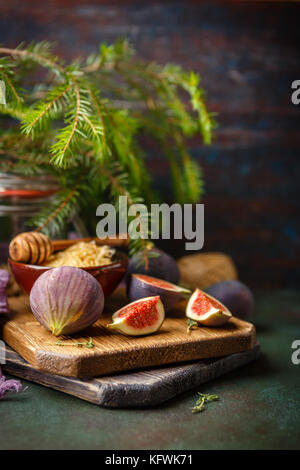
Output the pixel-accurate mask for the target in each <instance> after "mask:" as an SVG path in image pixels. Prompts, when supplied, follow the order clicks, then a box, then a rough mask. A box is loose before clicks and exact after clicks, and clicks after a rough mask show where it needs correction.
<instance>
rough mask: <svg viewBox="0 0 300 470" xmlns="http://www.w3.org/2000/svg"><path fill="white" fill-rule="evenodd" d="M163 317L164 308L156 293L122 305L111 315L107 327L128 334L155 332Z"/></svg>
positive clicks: (137, 334) (136, 334)
mask: <svg viewBox="0 0 300 470" xmlns="http://www.w3.org/2000/svg"><path fill="white" fill-rule="evenodd" d="M164 319H165V309H164V306H163V304H162V302H161V300H160V298H159V296H158V295H156V296H154V297H146V298H144V299H139V300H136V301H135V302H131V303H130V304H128V305H126V306H125V307H122V308H121V309H120V310H118V311H117V312H115V313H114V314H113V316H112V320H113V322H112V323H111V324H109V325H107V328H110V329H115V330H118V331H120V332H121V333H123V334H126V335H130V336H142V335H149V334H151V333H155V331H158V330H159V328H160V327H161V325H162V323H163V321H164Z"/></svg>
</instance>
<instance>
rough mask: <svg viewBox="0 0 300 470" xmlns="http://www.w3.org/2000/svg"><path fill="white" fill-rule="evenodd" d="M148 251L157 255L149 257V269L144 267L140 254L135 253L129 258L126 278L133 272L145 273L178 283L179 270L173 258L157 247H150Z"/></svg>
mask: <svg viewBox="0 0 300 470" xmlns="http://www.w3.org/2000/svg"><path fill="white" fill-rule="evenodd" d="M149 251H150V253H151V252H153V253H155V254H158V255H159V256H156V257H154V258H152V257H151V256H150V257H149V269H148V270H146V269H145V266H144V265H143V263H141V258H140V255H139V254H136V255H134V256H133V257H132V258H131V259H130V260H129V265H128V269H127V273H126V279H128V278H129V277H130V275H131V274H133V273H134V274H146V275H147V276H153V277H157V278H158V279H163V280H164V281H168V282H172V283H173V284H178V282H179V280H180V272H179V268H178V266H177V263H176V261H175V259H174V258H173V257H172V256H170V255H168V254H167V253H166V252H165V251H162V250H160V249H159V248H151V249H150V250H149Z"/></svg>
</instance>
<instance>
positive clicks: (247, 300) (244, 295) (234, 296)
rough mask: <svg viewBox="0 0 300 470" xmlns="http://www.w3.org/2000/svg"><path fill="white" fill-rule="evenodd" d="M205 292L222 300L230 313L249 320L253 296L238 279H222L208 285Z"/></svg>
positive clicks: (252, 308)
mask: <svg viewBox="0 0 300 470" xmlns="http://www.w3.org/2000/svg"><path fill="white" fill-rule="evenodd" d="M206 292H207V293H208V294H210V295H212V296H213V297H215V298H216V299H217V300H219V301H220V302H222V303H223V304H224V305H226V307H227V308H228V309H229V310H230V311H231V313H232V315H234V316H235V317H238V318H240V319H242V320H250V319H251V317H252V313H253V310H254V305H255V302H254V297H253V294H252V292H251V291H250V289H249V288H248V287H247V286H246V285H245V284H243V283H242V282H240V281H236V280H232V281H222V282H218V283H216V284H213V285H212V286H210V287H209V288H208V289H207V290H206Z"/></svg>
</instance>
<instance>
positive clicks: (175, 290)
mask: <svg viewBox="0 0 300 470" xmlns="http://www.w3.org/2000/svg"><path fill="white" fill-rule="evenodd" d="M183 293H190V291H189V290H187V289H184V288H183V287H179V286H176V285H175V284H172V283H171V282H168V281H164V280H163V279H158V278H156V277H152V276H147V275H146V274H132V276H131V279H130V282H129V284H128V288H127V294H128V298H129V301H131V302H133V301H134V300H138V299H142V298H144V297H149V296H156V295H159V296H160V298H161V301H162V303H163V304H164V308H165V310H170V309H171V308H172V307H174V305H175V304H176V303H177V302H178V301H179V300H180V298H181V297H182V294H183Z"/></svg>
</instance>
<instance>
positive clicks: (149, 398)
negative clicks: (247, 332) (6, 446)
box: [0, 342, 260, 408]
mask: <svg viewBox="0 0 300 470" xmlns="http://www.w3.org/2000/svg"><path fill="white" fill-rule="evenodd" d="M4 349H5V353H6V354H5V355H6V361H5V364H4V365H3V366H1V367H2V368H3V370H4V371H5V373H6V372H7V373H9V374H11V375H15V376H17V377H20V378H21V379H25V380H29V381H31V382H36V383H38V384H41V385H44V386H45V387H49V388H53V389H55V390H59V391H60V392H64V393H67V394H68V395H73V396H75V397H77V398H81V399H82V400H85V401H88V402H90V403H94V404H95V405H99V406H104V407H109V408H137V407H150V406H156V405H159V404H160V403H163V402H165V401H166V400H169V399H170V398H173V397H175V396H177V395H179V394H181V393H183V392H187V391H188V390H191V389H192V388H195V387H198V386H200V385H202V384H204V383H206V382H208V381H210V380H213V379H216V378H217V377H220V376H221V375H224V374H226V373H228V372H231V371H233V370H236V369H238V368H240V367H243V366H245V365H246V364H249V363H250V362H253V361H255V360H256V359H258V357H259V355H260V347H259V344H257V343H256V344H255V345H254V346H253V348H251V349H248V350H247V351H243V352H240V353H235V354H230V355H229V356H225V357H219V358H217V359H200V360H199V361H193V362H191V363H189V364H180V365H173V366H163V367H156V368H154V369H146V370H141V371H137V372H129V373H128V372H125V373H124V372H123V373H121V374H115V375H112V376H110V377H97V378H94V379H90V380H82V379H77V378H73V377H62V376H59V375H53V374H48V373H46V372H42V371H40V370H38V369H36V368H35V367H33V366H32V365H31V364H28V362H26V361H24V359H22V358H21V357H20V356H19V354H17V353H16V352H15V351H13V350H12V349H11V348H10V347H9V346H6V347H5V346H4V345H3V344H2V345H1V342H0V357H4ZM200 391H201V390H200ZM26 393H30V387H29V390H28V392H26Z"/></svg>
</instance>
